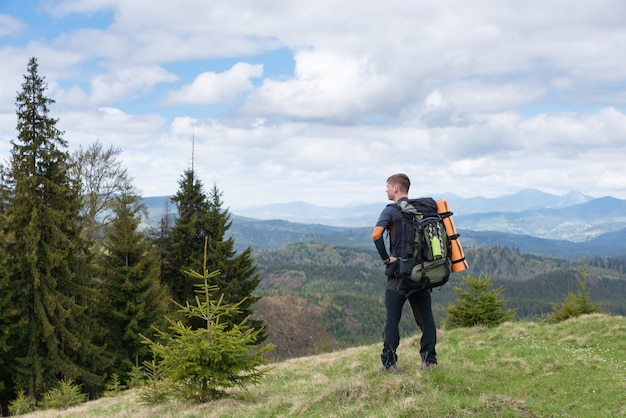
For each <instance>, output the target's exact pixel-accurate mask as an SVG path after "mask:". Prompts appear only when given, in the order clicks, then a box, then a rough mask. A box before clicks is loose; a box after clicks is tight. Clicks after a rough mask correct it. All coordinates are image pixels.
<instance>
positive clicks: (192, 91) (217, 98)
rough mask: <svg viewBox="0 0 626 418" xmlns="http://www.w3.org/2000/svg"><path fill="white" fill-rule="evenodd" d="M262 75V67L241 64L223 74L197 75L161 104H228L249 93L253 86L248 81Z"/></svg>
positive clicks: (170, 94)
mask: <svg viewBox="0 0 626 418" xmlns="http://www.w3.org/2000/svg"><path fill="white" fill-rule="evenodd" d="M262 74H263V66H262V65H250V64H246V63H243V62H239V63H237V64H235V65H234V66H233V67H232V68H231V69H230V70H228V71H225V72H223V73H216V72H212V71H211V72H205V73H202V74H200V75H198V76H197V77H196V79H195V80H194V81H193V83H191V84H189V85H186V86H183V87H182V88H181V89H180V90H178V91H172V92H170V93H169V94H168V96H167V98H166V99H165V100H164V101H163V102H162V104H165V105H176V104H194V105H202V104H208V105H219V104H228V103H230V102H231V101H233V100H234V99H235V98H236V97H237V96H238V95H240V94H241V93H245V92H249V91H251V90H252V89H253V85H252V82H251V81H250V79H251V78H258V77H260V76H261V75H262Z"/></svg>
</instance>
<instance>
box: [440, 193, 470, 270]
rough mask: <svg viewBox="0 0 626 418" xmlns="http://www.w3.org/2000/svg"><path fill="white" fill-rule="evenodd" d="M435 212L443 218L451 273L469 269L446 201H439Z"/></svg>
mask: <svg viewBox="0 0 626 418" xmlns="http://www.w3.org/2000/svg"><path fill="white" fill-rule="evenodd" d="M437 212H438V213H439V215H441V217H442V218H443V224H444V225H445V227H446V234H447V235H448V245H449V246H450V260H451V261H452V266H451V267H450V270H451V271H452V272H453V273H458V272H460V271H463V270H465V269H468V268H469V265H468V264H467V260H466V259H465V253H464V252H463V247H461V241H460V240H459V234H458V233H457V232H456V227H455V226H454V220H453V219H452V212H451V211H450V208H449V207H448V201H447V200H440V201H438V202H437Z"/></svg>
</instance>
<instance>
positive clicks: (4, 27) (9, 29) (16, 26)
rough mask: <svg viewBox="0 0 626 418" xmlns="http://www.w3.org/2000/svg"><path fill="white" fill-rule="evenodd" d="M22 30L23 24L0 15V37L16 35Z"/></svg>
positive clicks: (7, 16)
mask: <svg viewBox="0 0 626 418" xmlns="http://www.w3.org/2000/svg"><path fill="white" fill-rule="evenodd" d="M23 28H24V24H23V23H22V22H21V21H19V20H18V19H15V18H13V17H11V16H9V15H5V14H2V13H0V36H8V35H13V34H16V33H18V32H19V31H21V30H22V29H23Z"/></svg>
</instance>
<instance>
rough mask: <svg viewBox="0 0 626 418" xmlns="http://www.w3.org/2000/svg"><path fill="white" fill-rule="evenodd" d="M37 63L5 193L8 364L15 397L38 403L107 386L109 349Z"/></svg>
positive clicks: (75, 189)
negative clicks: (77, 389) (98, 331)
mask: <svg viewBox="0 0 626 418" xmlns="http://www.w3.org/2000/svg"><path fill="white" fill-rule="evenodd" d="M37 70H38V64H37V60H36V59H35V58H32V59H31V60H30V61H29V63H28V69H27V74H25V75H24V83H23V84H22V90H21V92H19V93H18V95H17V98H16V107H17V139H16V140H15V141H12V142H11V143H12V146H13V148H12V151H11V159H10V166H9V167H8V168H7V170H6V178H7V180H6V184H5V185H4V186H5V187H3V205H4V212H5V213H4V216H5V222H4V223H3V229H4V230H3V233H2V234H1V236H2V238H3V240H2V244H1V245H2V254H3V259H2V264H3V265H2V269H3V270H4V271H5V272H6V275H7V276H6V280H7V284H8V288H6V289H5V290H6V293H5V294H4V295H3V298H4V299H6V300H9V301H10V302H9V303H10V305H11V313H10V316H9V321H10V325H9V327H8V330H7V332H8V336H9V337H8V338H9V341H10V343H11V346H10V352H9V354H8V355H9V357H10V358H9V362H8V364H5V366H7V368H8V369H9V370H10V373H11V376H12V382H11V384H12V386H13V388H12V389H13V391H15V392H17V390H18V389H24V391H25V392H26V394H27V395H28V396H38V395H41V394H42V393H44V392H45V391H46V390H47V389H49V388H50V387H51V386H52V385H53V384H55V383H56V382H57V381H59V380H60V379H62V378H64V377H67V378H70V379H77V380H81V381H82V382H84V383H85V384H86V386H87V387H89V386H91V385H98V384H101V382H102V378H101V376H100V375H99V371H100V370H101V369H102V368H103V367H104V366H105V365H104V363H103V358H102V356H101V354H102V348H101V347H98V346H96V345H95V344H93V330H94V329H95V326H94V324H93V322H94V321H93V318H90V317H88V316H87V315H85V313H86V308H87V307H88V306H89V305H90V304H91V303H92V301H93V297H94V296H95V284H94V282H93V281H92V280H91V279H90V277H89V275H88V265H89V260H88V256H89V253H88V247H89V245H88V243H87V242H86V241H85V240H84V239H83V238H82V237H81V229H80V211H81V196H80V185H79V184H78V183H76V182H75V181H73V180H72V179H71V177H70V176H69V174H68V173H69V155H68V153H67V150H66V148H67V144H66V141H65V140H64V139H63V138H62V135H63V133H62V132H61V131H60V130H59V129H58V128H57V127H56V124H57V120H56V119H54V118H52V117H51V116H50V114H49V112H50V106H51V105H52V104H53V103H54V100H52V99H50V98H48V97H46V96H45V91H46V89H47V84H46V83H45V80H44V78H43V77H40V76H39V74H38V71H37Z"/></svg>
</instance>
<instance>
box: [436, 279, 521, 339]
mask: <svg viewBox="0 0 626 418" xmlns="http://www.w3.org/2000/svg"><path fill="white" fill-rule="evenodd" d="M463 284H464V285H465V287H466V288H465V289H463V288H460V287H457V286H455V287H454V288H453V290H454V293H455V294H456V295H457V297H458V302H457V303H452V304H450V305H449V306H448V307H447V308H446V309H445V313H446V317H445V319H444V324H445V325H446V327H448V328H463V327H473V326H477V325H480V326H487V327H492V326H497V325H500V324H501V323H503V322H505V321H509V320H511V319H513V318H514V317H515V311H513V310H511V309H506V308H505V305H506V301H505V300H504V299H503V298H502V291H503V290H504V289H503V288H502V287H499V288H497V289H491V278H490V277H483V278H481V277H473V276H470V275H467V276H465V277H463Z"/></svg>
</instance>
